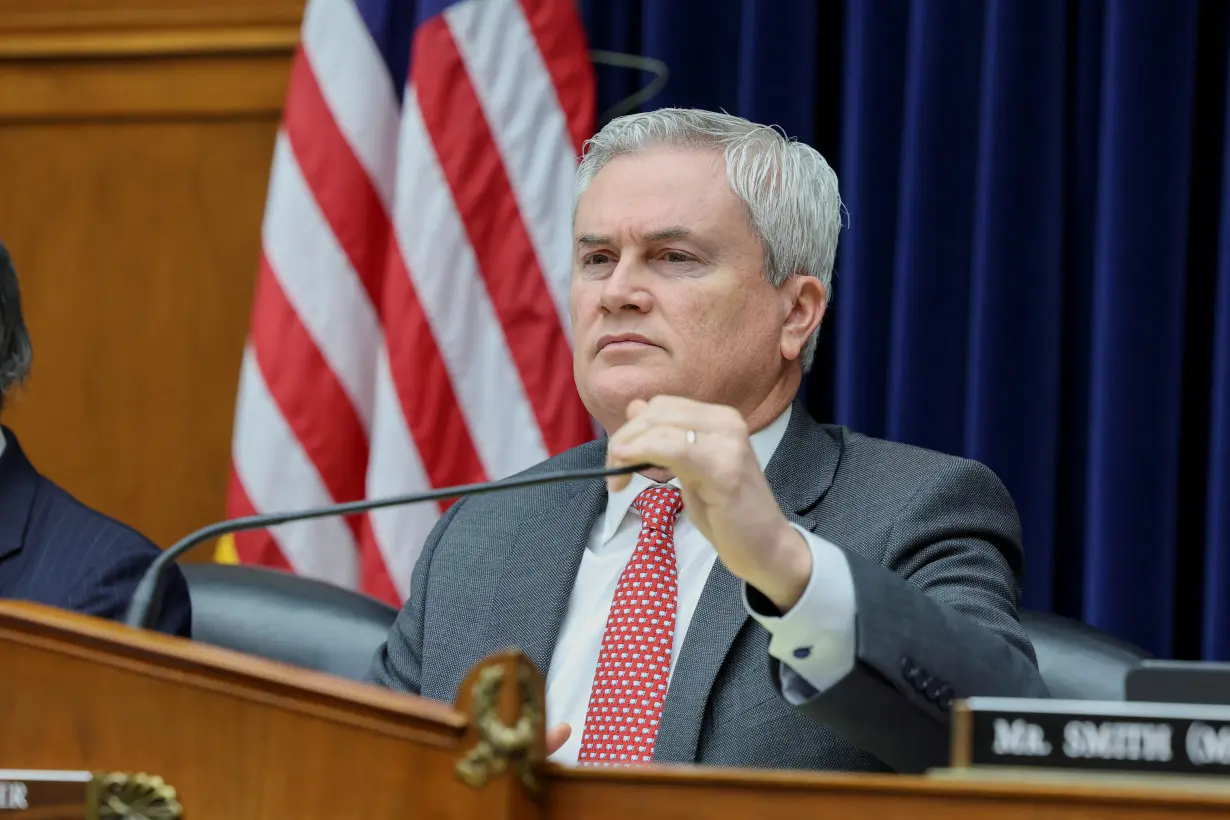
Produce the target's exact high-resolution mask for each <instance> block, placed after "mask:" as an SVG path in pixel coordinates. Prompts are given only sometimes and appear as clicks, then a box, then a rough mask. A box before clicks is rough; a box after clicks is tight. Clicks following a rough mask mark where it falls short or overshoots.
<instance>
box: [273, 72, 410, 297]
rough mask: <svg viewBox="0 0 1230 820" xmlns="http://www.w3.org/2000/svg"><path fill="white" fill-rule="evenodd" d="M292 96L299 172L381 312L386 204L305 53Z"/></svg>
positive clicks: (289, 109)
mask: <svg viewBox="0 0 1230 820" xmlns="http://www.w3.org/2000/svg"><path fill="white" fill-rule="evenodd" d="M287 93H288V103H287V106H286V115H285V121H284V124H283V128H284V129H285V132H286V136H287V139H288V140H289V141H290V144H291V147H292V148H293V149H294V154H295V160H296V162H297V163H298V165H299V170H300V173H302V174H303V178H304V180H305V181H306V182H307V185H308V187H309V188H310V189H311V191H312V195H313V197H315V199H316V202H317V204H318V205H319V206H320V210H321V212H322V213H323V214H324V217H325V221H327V222H328V223H329V227H330V229H331V230H332V232H333V235H334V236H335V237H336V238H337V241H338V243H339V244H340V245H341V247H342V250H343V251H344V252H345V254H346V257H347V258H348V259H349V260H350V265H351V267H352V268H354V271H355V273H356V274H357V275H358V277H359V280H360V281H361V282H362V283H363V288H364V290H366V291H367V296H368V298H369V299H370V300H371V303H372V306H373V308H374V309H376V310H379V308H380V292H381V286H382V284H383V281H384V276H383V274H384V254H385V251H386V249H387V248H388V237H389V235H390V233H391V232H392V229H391V226H390V224H389V216H388V213H387V212H386V210H385V206H384V203H383V201H382V200H381V198H380V194H379V192H378V191H377V190H376V187H375V185H373V184H372V181H371V178H370V177H369V176H368V175H367V171H366V169H364V167H363V165H362V164H361V163H360V162H359V159H358V157H357V156H356V155H355V153H354V150H353V149H352V148H351V147H350V143H349V142H347V140H346V138H345V136H343V134H342V132H341V130H340V129H339V128H338V125H337V122H336V121H335V120H334V119H333V115H332V113H331V112H330V111H329V106H328V103H326V101H325V98H324V95H323V94H322V93H321V90H320V84H319V83H318V82H317V80H316V75H315V74H314V73H313V71H312V67H311V64H310V63H309V62H308V61H307V59H306V58H305V57H304V55H303V52H302V51H300V52H299V53H298V55H297V56H296V57H295V61H294V64H293V66H292V68H291V74H290V85H289V90H288V92H287Z"/></svg>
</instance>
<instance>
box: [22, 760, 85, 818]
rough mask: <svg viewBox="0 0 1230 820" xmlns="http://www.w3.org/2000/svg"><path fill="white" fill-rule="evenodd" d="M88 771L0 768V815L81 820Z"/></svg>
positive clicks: (83, 813) (83, 815) (83, 812)
mask: <svg viewBox="0 0 1230 820" xmlns="http://www.w3.org/2000/svg"><path fill="white" fill-rule="evenodd" d="M92 780H93V775H92V774H91V773H90V772H79V771H51V770H46V769H0V817H3V818H6V819H7V818H9V817H13V818H18V817H38V818H39V820H43V818H47V820H81V818H83V817H85V813H86V801H87V796H88V795H87V792H88V790H89V786H90V782H91V781H92Z"/></svg>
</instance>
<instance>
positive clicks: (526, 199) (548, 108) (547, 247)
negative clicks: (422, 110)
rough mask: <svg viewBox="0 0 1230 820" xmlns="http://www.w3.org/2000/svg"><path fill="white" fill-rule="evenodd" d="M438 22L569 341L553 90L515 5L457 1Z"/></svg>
mask: <svg viewBox="0 0 1230 820" xmlns="http://www.w3.org/2000/svg"><path fill="white" fill-rule="evenodd" d="M444 16H445V19H446V20H447V22H448V26H449V29H450V30H451V31H452V34H453V39H454V40H455V41H456V43H457V49H458V50H459V51H460V52H461V56H462V59H463V61H464V62H465V66H466V71H467V73H468V74H469V75H470V82H471V83H472V84H473V85H474V90H475V91H476V92H477V94H478V99H479V101H480V102H481V104H482V106H483V113H484V115H485V117H486V120H487V124H488V127H490V129H491V133H492V136H493V137H494V138H495V142H496V145H497V146H498V148H499V151H500V156H501V158H502V159H503V160H504V168H505V170H506V172H507V173H508V177H509V181H510V182H511V183H512V188H513V193H514V194H515V196H516V199H517V207H518V208H519V210H520V211H521V219H522V221H523V222H524V223H525V226H526V230H527V231H528V232H529V235H530V239H531V241H532V242H533V243H534V249H535V251H536V252H537V254H538V264H539V265H540V266H541V268H542V271H543V275H544V276H545V277H546V279H547V286H548V288H549V289H550V291H551V295H552V297H553V298H554V300H555V304H556V307H557V308H558V310H559V314H560V322H561V324H562V325H563V327H564V332H565V334H567V338H568V340H569V341H570V342H571V340H572V327H571V322H570V321H569V311H568V289H569V285H570V281H571V276H572V261H571V260H572V218H571V214H572V201H573V186H574V178H575V175H576V169H577V157H576V151H575V149H574V147H573V145H572V137H571V136H570V134H569V132H568V123H567V120H566V119H565V117H564V112H563V109H562V108H560V103H559V95H558V94H557V93H556V91H555V83H554V81H553V80H552V79H551V73H550V72H549V71H548V70H547V66H546V63H545V62H543V59H542V54H541V53H540V52H539V51H538V42H537V41H536V40H535V39H534V32H533V31H532V30H531V29H530V26H529V23H528V21H526V19H525V15H524V13H523V12H522V9H521V4H520V3H518V2H517V0H463V2H460V3H456V4H454V5H452V6H450V7H449V8H448V10H447V11H445V13H444Z"/></svg>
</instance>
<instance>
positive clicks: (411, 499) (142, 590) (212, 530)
mask: <svg viewBox="0 0 1230 820" xmlns="http://www.w3.org/2000/svg"><path fill="white" fill-rule="evenodd" d="M652 467H653V465H650V464H636V465H633V466H631V467H600V468H597V469H589V470H563V471H560V472H555V473H539V474H537V475H528V476H522V477H520V478H507V479H502V480H500V481H484V482H482V483H479V484H462V485H459V486H456V487H441V488H440V489H438V490H428V491H427V492H422V493H409V494H407V495H394V496H389V497H388V498H373V499H367V500H363V501H347V502H345V503H343V504H330V505H328V506H325V507H314V508H309V509H305V510H296V511H292V512H281V513H269V514H268V515H249V516H247V517H245V518H232V519H230V520H228V521H219V522H218V523H216V524H210V525H209V526H207V527H202V528H201V529H199V530H197V531H196V532H194V533H190V534H189V535H187V536H185V537H183V538H181V539H180V540H179V541H176V542H175V543H174V544H172V545H171V546H169V547H167V548H166V549H165V550H163V551H162V554H161V555H159V556H158V557H157V558H155V559H154V561H153V563H151V564H150V565H149V568H148V569H146V570H145V574H144V575H142V576H141V581H140V582H139V583H138V584H137V589H136V591H135V592H133V594H132V601H131V602H129V604H128V612H127V613H126V614H125V616H124V623H125V624H127V625H128V626H131V627H134V628H136V629H148V628H149V624H150V619H151V618H153V617H156V616H157V615H158V613H159V612H160V611H161V610H162V586H163V579H164V577H165V576H166V571H167V567H169V566H170V565H171V564H174V563H175V562H176V561H177V560H178V559H179V557H180V556H181V555H183V554H184V553H185V552H187V551H188V550H190V549H192V548H193V547H195V546H196V545H198V544H202V543H204V542H206V541H209V540H211V539H214V538H219V537H221V536H223V535H230V534H231V533H235V532H244V531H246V530H263V529H266V528H268V527H273V526H276V525H278V524H289V523H291V522H294V521H310V520H312V519H313V518H330V517H332V516H346V515H354V514H356V513H364V512H369V511H371V510H379V509H383V508H385V507H399V506H401V505H403V504H421V503H423V502H424V501H439V500H440V499H443V498H461V497H463V496H467V495H482V494H483V493H495V492H500V491H502V490H514V489H517V488H518V487H532V486H534V485H536V484H553V483H556V482H560V481H580V480H582V479H592V478H606V477H608V476H617V475H627V474H628V473H637V472H642V471H644V470H649V469H652Z"/></svg>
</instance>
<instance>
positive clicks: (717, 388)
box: [571, 150, 791, 432]
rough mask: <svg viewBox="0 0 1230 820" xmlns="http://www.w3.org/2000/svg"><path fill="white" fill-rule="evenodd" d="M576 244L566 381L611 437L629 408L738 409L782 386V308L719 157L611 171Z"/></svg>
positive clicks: (601, 178)
mask: <svg viewBox="0 0 1230 820" xmlns="http://www.w3.org/2000/svg"><path fill="white" fill-rule="evenodd" d="M573 240H574V243H573V274H572V298H571V315H572V325H573V328H574V332H575V337H576V338H575V345H574V357H573V373H574V377H575V379H576V383H577V389H578V390H579V392H580V394H581V398H582V400H583V401H584V402H585V405H586V407H587V408H588V409H589V411H590V413H592V414H593V415H594V417H595V418H597V419H598V420H599V422H601V423H602V425H603V426H604V427H605V428H606V429H607V431H608V432H610V431H613V430H614V429H615V428H617V427H618V426H619V425H620V424H622V422H623V419H624V412H625V409H626V408H627V406H628V403H629V402H631V401H632V400H633V399H638V398H640V399H650V398H652V397H653V396H655V395H659V394H669V395H676V396H684V397H687V398H692V399H696V400H698V401H707V402H713V403H720V404H728V405H732V406H735V407H742V406H745V405H747V403H748V402H749V399H753V400H759V398H760V397H762V396H763V395H764V394H766V393H767V392H768V391H769V390H770V389H771V387H772V386H773V385H774V384H775V383H776V382H777V381H778V380H779V378H780V376H781V372H782V366H783V360H782V347H781V345H782V327H783V322H784V321H785V319H786V316H787V314H789V312H790V308H791V305H790V302H791V300H790V298H788V297H787V296H785V295H784V293H783V292H780V291H779V289H778V288H775V287H773V286H772V285H770V284H769V283H768V281H766V279H765V274H764V250H763V248H762V246H761V244H760V240H759V239H758V237H757V236H756V233H755V232H754V231H753V230H752V227H751V225H750V223H749V221H748V219H747V217H746V215H745V213H744V210H743V205H742V203H741V202H740V200H739V198H738V197H737V196H735V194H734V192H733V191H731V189H730V186H729V184H728V183H727V179H726V170H725V165H724V163H723V161H722V156H721V154H719V153H716V152H710V151H678V150H674V151H672V150H660V151H653V152H649V153H643V154H632V155H626V156H622V157H619V158H617V159H615V160H613V161H611V162H610V163H608V164H607V165H606V166H605V167H604V168H603V169H602V170H601V171H600V172H599V173H598V175H597V177H595V178H594V180H593V182H592V183H591V184H590V186H589V188H588V189H587V190H586V191H585V193H584V194H583V195H582V196H581V199H580V201H579V202H578V203H577V211H576V220H575V223H574V226H573Z"/></svg>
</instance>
